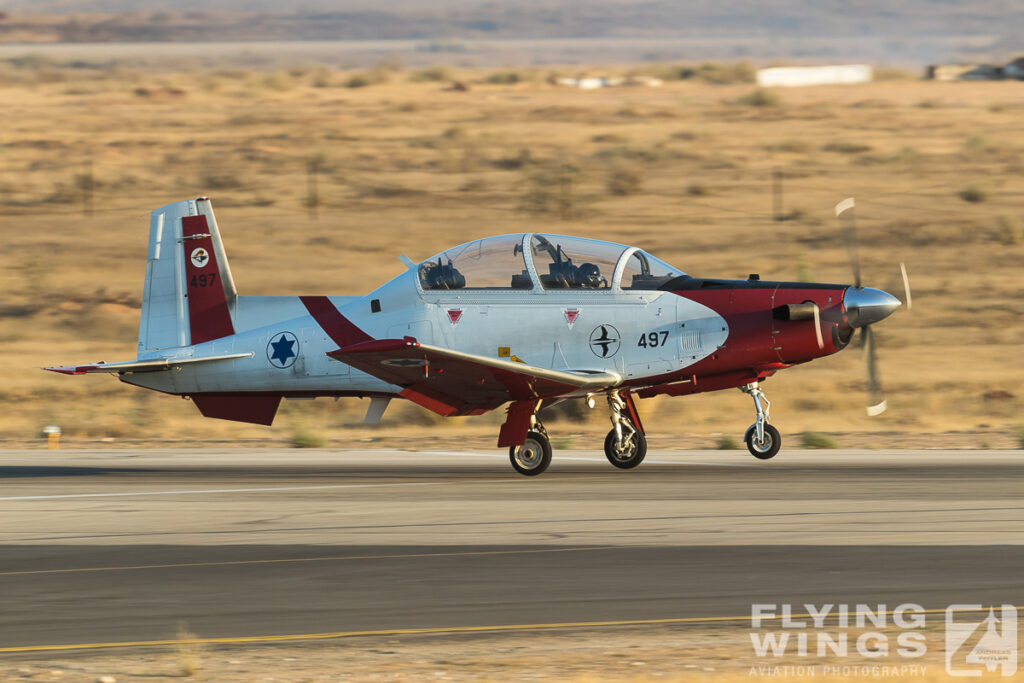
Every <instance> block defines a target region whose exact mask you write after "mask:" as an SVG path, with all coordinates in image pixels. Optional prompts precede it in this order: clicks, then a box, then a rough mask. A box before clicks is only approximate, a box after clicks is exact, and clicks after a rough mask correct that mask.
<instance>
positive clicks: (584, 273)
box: [575, 263, 607, 289]
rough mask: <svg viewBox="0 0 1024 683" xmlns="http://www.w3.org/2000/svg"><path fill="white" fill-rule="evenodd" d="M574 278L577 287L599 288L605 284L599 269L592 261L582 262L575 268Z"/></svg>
mask: <svg viewBox="0 0 1024 683" xmlns="http://www.w3.org/2000/svg"><path fill="white" fill-rule="evenodd" d="M575 276H576V277H575V280H576V286H577V287H583V288H586V289H600V288H602V287H604V286H606V285H607V282H606V280H605V279H604V278H603V277H601V269H600V268H598V267H597V266H596V265H594V264H593V263H583V264H580V267H579V268H577V269H576V273H575Z"/></svg>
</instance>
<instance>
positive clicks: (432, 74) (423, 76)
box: [409, 65, 454, 83]
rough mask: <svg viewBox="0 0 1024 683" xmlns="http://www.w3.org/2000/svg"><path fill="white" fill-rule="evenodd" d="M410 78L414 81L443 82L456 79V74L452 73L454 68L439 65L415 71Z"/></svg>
mask: <svg viewBox="0 0 1024 683" xmlns="http://www.w3.org/2000/svg"><path fill="white" fill-rule="evenodd" d="M409 80H410V81H412V82H413V83H443V82H446V81H451V80H454V76H453V75H452V70H451V69H449V68H448V67H447V66H441V65H437V66H432V67H430V68H427V69H422V70H420V71H414V72H413V73H412V74H411V75H410V76H409Z"/></svg>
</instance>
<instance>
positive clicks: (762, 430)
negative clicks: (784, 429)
mask: <svg viewBox="0 0 1024 683" xmlns="http://www.w3.org/2000/svg"><path fill="white" fill-rule="evenodd" d="M740 391H742V392H743V393H744V394H748V395H749V396H750V397H751V398H753V399H754V412H755V418H754V424H752V425H750V427H748V428H747V432H746V434H744V435H743V441H744V442H745V443H746V444H747V450H748V451H750V454H751V455H752V456H754V457H755V458H757V459H758V460H768V459H769V458H774V457H775V454H776V453H778V452H779V449H780V448H781V447H782V435H780V434H779V430H778V429H776V428H775V427H773V426H771V425H770V424H768V410H769V409H770V408H771V405H772V404H771V401H769V400H768V398H767V397H766V396H765V395H764V392H763V391H761V389H760V387H758V385H757V382H753V383H751V384H747V385H745V386H742V387H740Z"/></svg>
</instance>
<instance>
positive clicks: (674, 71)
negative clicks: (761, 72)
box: [658, 62, 757, 85]
mask: <svg viewBox="0 0 1024 683" xmlns="http://www.w3.org/2000/svg"><path fill="white" fill-rule="evenodd" d="M658 75H659V76H660V77H661V78H663V79H664V80H666V81H687V80H691V79H692V80H698V81H704V82H705V83H713V84H715V85H730V84H733V83H753V82H754V81H755V80H756V77H757V73H756V72H755V71H754V67H752V66H751V65H750V64H749V63H748V62H732V63H725V64H721V63H718V62H705V63H703V64H701V65H699V66H686V65H684V66H670V67H667V68H665V69H663V70H661V71H660V72H659V74H658Z"/></svg>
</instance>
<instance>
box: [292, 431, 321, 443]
mask: <svg viewBox="0 0 1024 683" xmlns="http://www.w3.org/2000/svg"><path fill="white" fill-rule="evenodd" d="M326 445H327V441H326V440H325V439H324V438H323V437H322V436H320V435H319V434H313V433H312V432H310V431H308V430H306V429H296V430H295V433H293V434H292V439H291V446H292V448H323V447H324V446H326Z"/></svg>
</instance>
